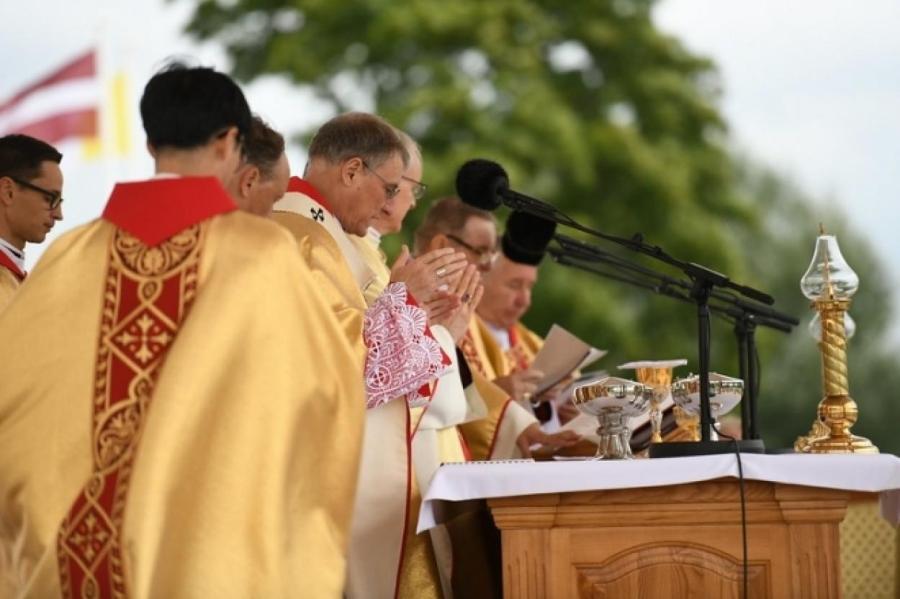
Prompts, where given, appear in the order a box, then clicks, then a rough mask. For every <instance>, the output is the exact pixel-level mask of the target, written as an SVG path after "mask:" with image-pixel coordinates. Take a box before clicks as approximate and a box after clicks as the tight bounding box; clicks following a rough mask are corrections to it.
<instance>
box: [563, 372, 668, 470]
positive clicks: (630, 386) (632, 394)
mask: <svg viewBox="0 0 900 599" xmlns="http://www.w3.org/2000/svg"><path fill="white" fill-rule="evenodd" d="M652 398H653V387H651V386H649V385H642V384H641V383H636V382H634V381H630V380H628V379H622V378H619V377H615V376H608V377H606V378H603V379H600V380H599V381H597V382H595V383H590V384H587V385H582V386H580V387H577V388H576V389H575V405H576V406H578V409H579V410H581V411H582V412H584V413H585V414H590V415H591V416H596V417H597V421H598V422H599V424H600V427H599V428H598V429H597V435H598V436H599V437H600V442H599V444H598V447H597V454H596V455H595V456H594V459H598V460H599V459H607V460H623V459H624V460H630V459H632V458H633V457H634V456H633V455H632V454H631V446H630V445H629V441H630V439H631V427H630V426H629V420H630V419H631V418H634V417H635V416H640V415H641V414H645V413H646V412H647V410H648V409H649V408H650V401H651V399H652Z"/></svg>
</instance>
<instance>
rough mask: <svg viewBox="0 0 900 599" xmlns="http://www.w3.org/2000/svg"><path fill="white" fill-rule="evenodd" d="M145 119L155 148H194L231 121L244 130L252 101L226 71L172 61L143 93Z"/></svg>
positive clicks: (243, 133) (142, 117)
mask: <svg viewBox="0 0 900 599" xmlns="http://www.w3.org/2000/svg"><path fill="white" fill-rule="evenodd" d="M141 119H142V120H143V123H144V131H145V132H146V133H147V141H148V142H149V144H150V145H151V146H153V147H154V148H166V147H172V148H180V149H190V148H196V147H198V146H202V145H204V144H206V143H208V142H209V141H210V140H211V139H212V138H213V137H214V136H216V135H219V134H220V133H222V132H223V131H225V130H226V129H228V128H229V127H237V128H238V132H239V133H240V135H241V136H242V137H243V136H246V135H247V132H248V131H249V129H250V107H249V106H248V105H247V100H246V98H244V93H243V92H242V91H241V88H240V87H238V85H237V84H236V83H235V82H234V81H232V80H231V78H230V77H228V75H225V74H223V73H219V72H217V71H215V70H213V69H210V68H206V67H188V66H185V65H183V64H181V63H177V62H176V63H172V64H170V65H168V66H167V67H165V68H163V69H162V70H161V71H159V72H158V73H156V75H154V76H153V77H151V78H150V81H148V82H147V86H146V87H144V95H143V96H141Z"/></svg>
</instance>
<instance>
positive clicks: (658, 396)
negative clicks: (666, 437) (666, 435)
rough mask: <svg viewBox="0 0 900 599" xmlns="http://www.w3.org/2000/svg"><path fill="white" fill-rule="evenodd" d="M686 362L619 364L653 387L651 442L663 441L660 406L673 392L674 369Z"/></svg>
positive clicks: (620, 368)
mask: <svg viewBox="0 0 900 599" xmlns="http://www.w3.org/2000/svg"><path fill="white" fill-rule="evenodd" d="M685 364H687V360H685V359H678V360H643V361H640V362H628V363H627V364H622V365H621V366H619V370H634V371H635V373H636V376H637V380H638V382H639V383H641V384H642V385H646V386H648V387H650V388H651V389H653V395H652V397H651V399H650V432H651V434H650V442H651V443H662V440H663V438H662V411H660V409H659V408H660V406H661V405H662V403H663V402H664V401H665V400H666V399H667V398H668V397H669V396H671V394H672V369H673V368H675V367H676V366H684V365H685Z"/></svg>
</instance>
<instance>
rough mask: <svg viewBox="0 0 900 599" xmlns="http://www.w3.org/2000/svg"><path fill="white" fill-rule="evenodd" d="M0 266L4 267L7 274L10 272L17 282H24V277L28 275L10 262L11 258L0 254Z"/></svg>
mask: <svg viewBox="0 0 900 599" xmlns="http://www.w3.org/2000/svg"><path fill="white" fill-rule="evenodd" d="M0 266H3V267H5V268H6V269H7V270H8V271H9V272H11V273H12V274H13V275H14V276H15V277H16V278H17V279H19V282H22V281H24V280H25V277H26V276H27V275H28V273H26V272H25V271H24V270H20V269H19V267H18V266H17V265H16V263H15V262H13V261H12V258H10V257H9V256H7V255H6V254H4V253H3V252H0Z"/></svg>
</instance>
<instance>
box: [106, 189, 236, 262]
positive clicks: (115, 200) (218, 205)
mask: <svg viewBox="0 0 900 599" xmlns="http://www.w3.org/2000/svg"><path fill="white" fill-rule="evenodd" d="M232 210H237V205H236V204H235V203H234V200H232V199H231V198H230V197H229V196H228V194H227V193H226V192H225V189H223V188H222V184H221V183H219V181H218V180H217V179H215V178H213V177H173V178H166V179H150V180H148V181H136V182H133V183H118V184H116V186H115V188H114V189H113V191H112V195H110V196H109V201H108V202H107V203H106V209H104V210H103V218H104V219H106V220H108V221H109V222H111V223H112V224H114V225H115V226H117V227H119V228H120V229H123V230H125V231H127V232H129V233H131V234H132V235H134V236H135V237H137V238H138V239H140V240H141V241H143V242H144V243H145V244H147V245H149V246H154V245H159V244H160V243H162V242H163V241H165V240H166V239H169V238H170V237H172V236H173V235H175V234H176V233H179V232H181V231H183V230H185V229H187V228H188V227H190V226H192V225H196V224H197V223H199V222H201V221H204V220H206V219H208V218H210V217H212V216H215V215H217V214H224V213H226V212H231V211H232Z"/></svg>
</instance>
